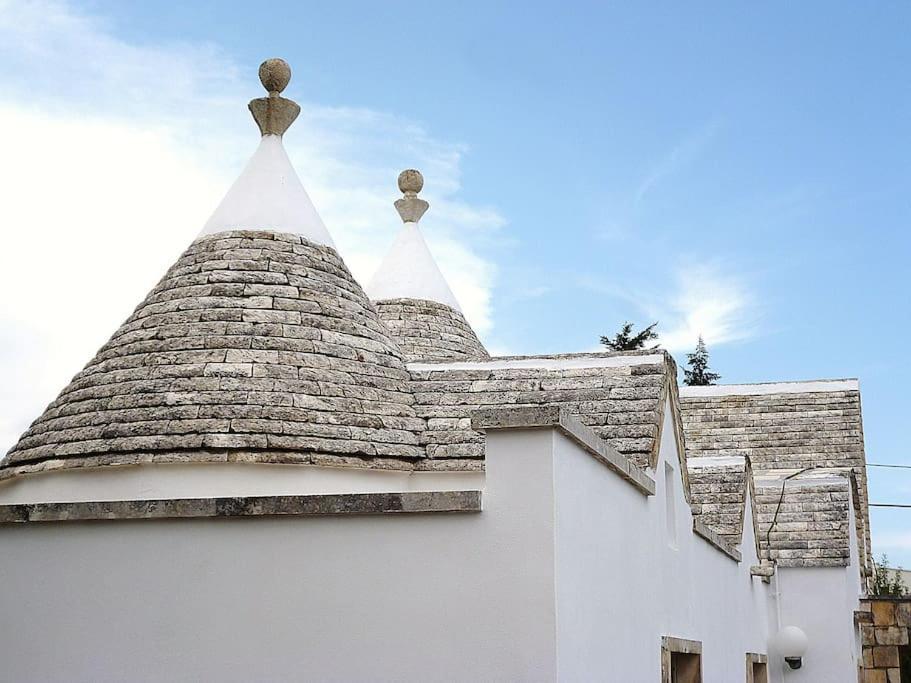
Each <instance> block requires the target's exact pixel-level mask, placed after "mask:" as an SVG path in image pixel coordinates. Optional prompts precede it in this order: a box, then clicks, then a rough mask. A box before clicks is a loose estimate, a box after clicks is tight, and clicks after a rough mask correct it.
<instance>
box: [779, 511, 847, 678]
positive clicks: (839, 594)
mask: <svg viewBox="0 0 911 683" xmlns="http://www.w3.org/2000/svg"><path fill="white" fill-rule="evenodd" d="M854 522H855V518H854V509H853V502H852V508H851V514H850V527H849V528H850V529H851V530H852V531H851V533H850V538H851V555H850V557H851V560H850V562H851V563H850V565H849V566H848V567H806V568H797V567H794V568H787V567H782V568H779V570H778V575H777V577H776V580H777V581H778V586H779V590H780V592H781V623H782V625H784V626H790V625H793V626H797V627H799V628H800V629H802V630H803V631H804V633H806V634H807V639H808V641H809V646H808V648H807V654H806V655H805V656H804V658H803V667H802V668H800V669H797V670H791V669H789V668H788V667H787V665H784V664H782V659H781V657H780V656H779V653H777V652H775V651H774V642H773V648H772V649H773V654H774V655H775V660H776V666H777V667H778V669H779V671H778V672H777V673H779V674H780V676H781V679H782V680H783V681H785V682H786V683H816V682H817V681H831V683H856V681H857V666H858V661H859V659H860V656H861V655H860V641H859V636H858V629H857V628H856V627H855V625H854V610H856V609H857V608H858V607H859V602H860V601H859V596H860V592H861V581H860V569H859V567H860V562H859V559H858V550H857V536H856V535H855V534H854V533H853V529H854Z"/></svg>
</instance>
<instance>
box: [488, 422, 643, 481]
mask: <svg viewBox="0 0 911 683" xmlns="http://www.w3.org/2000/svg"><path fill="white" fill-rule="evenodd" d="M471 428H472V429H474V430H475V431H479V432H486V431H490V430H494V429H547V428H553V429H556V430H558V431H559V432H560V433H562V434H563V435H564V436H566V437H568V438H570V439H572V440H573V441H575V442H576V443H577V444H578V445H579V446H581V447H582V448H584V449H585V450H586V451H587V452H588V453H589V454H590V455H592V456H593V457H594V458H595V460H597V461H598V462H600V463H601V464H603V465H605V466H606V467H608V468H609V469H611V470H613V471H614V472H615V473H617V474H619V475H620V477H621V478H622V479H624V480H626V481H627V482H629V483H630V484H632V485H633V486H634V487H636V489H638V490H639V492H640V493H643V494H645V495H647V496H653V495H655V481H654V480H653V479H652V478H651V477H650V476H648V475H647V474H646V473H645V472H643V471H642V470H641V469H639V468H638V467H637V466H636V465H634V464H633V463H632V462H630V461H629V460H627V459H626V458H625V457H623V456H622V455H620V453H619V452H618V451H617V450H615V449H614V448H613V447H612V446H611V445H610V444H609V443H607V442H606V441H604V440H603V439H602V438H600V437H599V436H598V435H597V434H595V433H594V432H593V431H592V430H591V429H589V428H588V427H586V426H585V425H583V424H582V423H581V422H580V421H579V420H578V419H577V418H576V417H574V416H573V415H570V414H569V413H567V412H566V411H565V410H563V409H561V408H560V407H559V406H542V407H531V408H487V409H483V410H476V411H473V412H472V413H471Z"/></svg>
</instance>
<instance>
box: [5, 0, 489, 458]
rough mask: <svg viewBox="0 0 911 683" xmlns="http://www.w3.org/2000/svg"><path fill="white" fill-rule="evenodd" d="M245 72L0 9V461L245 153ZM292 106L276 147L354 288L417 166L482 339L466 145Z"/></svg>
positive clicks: (97, 25)
mask: <svg viewBox="0 0 911 683" xmlns="http://www.w3.org/2000/svg"><path fill="white" fill-rule="evenodd" d="M255 66H256V65H251V66H250V67H249V68H244V69H243V70H242V71H243V76H242V77H241V76H239V74H240V73H241V69H239V68H238V66H237V65H236V64H234V63H233V62H232V61H231V60H230V59H228V58H227V57H226V56H224V55H223V54H222V53H221V52H220V51H219V50H218V49H217V48H215V47H213V46H209V45H170V46H138V45H132V44H129V43H127V42H124V41H122V40H120V39H118V38H117V37H116V36H115V35H113V34H112V33H111V32H110V31H109V30H108V28H107V27H106V26H105V24H104V23H103V21H101V20H100V19H98V18H93V17H90V16H87V15H84V14H80V13H79V12H76V11H75V10H73V9H72V8H71V7H70V6H68V5H66V4H63V3H54V2H31V3H18V2H10V1H8V0H0V67H2V68H0V153H2V163H0V187H2V188H3V200H2V202H0V225H2V233H3V248H2V249H0V288H2V291H3V293H4V294H3V296H2V297H0V372H2V376H3V377H4V379H5V382H4V385H3V387H2V388H0V451H2V450H3V449H5V447H8V446H9V445H11V444H12V442H13V441H14V440H15V439H16V438H17V437H18V435H19V433H21V431H22V430H23V429H24V428H25V427H26V426H27V423H28V421H29V420H31V419H33V418H34V417H37V416H38V414H39V413H40V412H41V409H42V408H43V406H44V405H45V404H46V403H47V402H48V401H50V400H51V399H53V397H54V396H55V395H56V393H57V392H58V391H59V390H60V389H61V388H62V387H63V386H64V384H65V383H66V381H67V380H68V378H69V377H71V376H72V375H73V374H75V373H76V372H77V371H78V370H79V369H80V368H81V367H82V366H83V365H84V364H85V362H87V361H88V360H89V359H90V358H91V356H92V355H93V354H94V352H95V351H96V350H97V348H98V347H99V346H100V345H101V344H102V343H104V341H105V340H106V338H107V336H108V335H109V334H111V333H112V332H113V331H114V330H115V329H116V327H117V326H118V325H119V324H120V322H122V321H123V319H125V318H126V317H127V315H129V313H130V311H131V310H132V308H133V307H134V306H135V305H136V304H137V303H138V302H139V301H140V300H141V299H142V297H143V296H144V295H145V294H146V293H147V291H148V290H149V289H151V287H152V286H153V285H154V283H155V282H156V281H157V279H158V278H159V277H161V275H162V274H163V273H164V271H165V269H166V268H167V267H168V266H169V265H170V264H171V263H172V262H173V261H174V260H175V259H176V257H177V256H178V255H179V254H180V252H181V251H182V250H183V249H184V248H186V246H187V245H188V244H189V243H190V241H191V240H192V239H193V238H194V237H195V235H196V234H197V233H198V231H199V230H200V229H201V227H202V225H203V223H204V222H205V219H206V218H207V217H208V215H209V213H210V212H211V211H212V210H213V209H214V208H215V206H216V204H217V203H218V201H219V199H220V198H221V196H222V195H223V193H224V192H225V191H226V189H227V187H228V185H229V184H230V182H231V181H232V180H233V178H234V176H235V175H236V174H237V173H238V172H239V170H240V168H241V167H242V165H243V163H244V162H245V161H246V158H247V156H248V155H249V154H251V153H252V151H253V150H254V148H255V146H256V142H257V140H256V128H255V126H254V124H253V122H252V120H251V119H250V118H249V114H248V113H247V112H246V107H245V104H246V100H248V99H249V98H251V97H256V96H259V89H260V86H259V84H258V82H257V81H256V76H255ZM302 90H303V88H302ZM288 95H289V96H290V97H295V83H294V82H293V81H292V85H291V87H290V88H289V91H288ZM301 105H302V107H303V111H302V114H301V117H300V119H299V121H298V122H297V123H296V124H295V126H294V127H293V128H292V129H291V131H290V132H289V134H288V137H287V141H286V142H287V145H288V151H289V154H290V156H291V158H292V160H293V161H294V162H295V166H296V168H297V170H298V172H299V174H300V176H301V179H302V180H303V182H304V184H305V186H307V188H308V191H309V192H310V195H311V196H312V197H313V199H314V203H315V204H316V205H317V207H319V209H320V212H321V214H322V216H323V218H324V220H325V222H326V224H327V225H328V226H329V228H330V230H331V231H332V233H333V236H334V238H335V240H336V243H337V244H338V245H339V250H340V252H341V253H342V255H343V257H344V258H345V260H346V261H347V263H348V265H349V267H351V269H352V272H353V273H354V275H355V276H356V277H357V278H358V279H359V280H361V281H362V282H363V281H366V280H367V278H368V277H369V275H370V274H371V272H372V268H373V267H375V265H376V264H377V263H378V260H379V258H380V257H381V256H382V253H383V252H384V251H385V249H386V248H387V247H388V246H389V244H391V242H392V239H393V236H394V233H395V231H396V230H397V229H398V227H399V225H400V223H399V219H398V216H397V214H396V213H395V210H394V209H393V208H392V201H393V200H394V199H395V198H396V194H397V190H396V185H395V181H396V176H397V173H398V171H399V170H401V168H404V167H406V166H415V167H418V168H421V169H422V171H423V172H424V175H425V178H426V192H425V194H426V195H427V198H428V200H429V201H430V202H431V204H432V208H431V211H430V213H429V214H428V216H427V218H426V219H425V221H424V225H425V230H426V233H427V238H428V242H429V243H430V245H431V248H432V249H434V251H435V253H437V254H438V255H439V261H440V267H441V269H442V270H443V272H444V274H445V275H446V276H447V278H448V279H449V281H450V284H451V286H452V288H453V290H454V292H455V293H456V296H458V297H459V299H460V301H461V303H462V306H463V309H464V310H465V312H466V315H467V316H468V318H469V319H470V320H471V321H472V323H473V324H475V325H476V327H477V329H478V331H479V332H480V333H484V332H487V331H488V330H489V329H490V328H491V325H492V323H491V309H490V292H491V288H492V286H493V280H494V277H495V274H496V273H495V268H494V266H493V265H492V264H491V263H490V262H488V261H487V260H485V259H484V258H483V257H482V256H481V255H479V254H478V253H477V252H476V251H474V250H473V249H472V248H471V247H470V246H469V245H468V244H466V243H465V242H464V241H463V240H464V238H463V235H464V234H465V233H466V232H468V233H469V234H471V235H472V241H473V242H474V243H476V244H481V243H484V241H485V240H486V239H487V238H488V237H487V236H488V235H489V233H490V231H491V230H492V229H495V228H497V227H499V226H500V225H502V223H503V220H502V218H501V217H500V216H499V215H498V214H497V213H496V212H495V211H493V210H491V209H486V208H478V207H473V206H469V205H467V204H465V203H464V202H461V201H459V199H458V196H457V194H458V191H459V169H460V162H461V157H462V155H463V154H464V151H465V150H464V149H463V148H462V146H460V145H456V144H451V143H447V142H444V141H440V140H437V139H434V138H433V137H432V136H431V135H430V134H428V133H427V132H426V131H425V130H424V129H423V128H422V127H421V126H419V125H417V124H415V123H413V122H410V121H405V120H401V119H399V118H397V117H394V116H390V115H388V114H383V113H377V112H373V111H369V110H364V109H345V108H338V107H326V106H321V105H316V104H312V103H307V102H306V101H301Z"/></svg>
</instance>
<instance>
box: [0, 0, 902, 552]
mask: <svg viewBox="0 0 911 683" xmlns="http://www.w3.org/2000/svg"><path fill="white" fill-rule="evenodd" d="M909 29H911V5H908V4H907V3H885V2H883V3H877V4H875V5H872V4H869V3H864V4H860V3H857V4H848V3H822V2H819V3H812V2H806V3H799V4H795V3H763V4H761V5H757V4H746V3H704V4H700V3H686V4H685V5H684V4H682V3H678V4H676V5H671V4H657V3H656V4H647V3H625V4H623V5H619V4H617V5H614V4H608V3H591V4H587V3H559V4H558V3H553V4H548V5H542V4H536V3H531V2H528V3H522V4H521V5H520V4H518V3H494V2H483V3H473V2H461V3H436V4H434V3H414V2H409V3H396V2H385V3H372V2H362V3H349V2H332V3H325V2H321V3H303V2H295V3H280V2H279V3H275V9H270V10H269V11H268V12H263V11H262V10H261V8H260V6H258V5H256V4H254V3H249V2H244V3H241V2H236V3H229V2H217V3H216V2H195V3H174V4H173V5H172V6H166V4H165V3H157V2H155V3H153V2H144V3H139V2H124V1H123V0H118V1H117V2H105V1H99V0H96V1H94V2H85V3H77V2H73V3H46V2H41V3H20V2H9V1H8V0H0V131H2V132H0V135H2V136H4V137H3V140H4V144H5V152H6V153H7V157H8V158H9V159H14V160H16V159H18V160H19V162H17V165H16V168H17V169H19V171H17V172H16V173H13V172H12V171H10V170H9V168H10V166H11V165H10V164H6V166H7V171H6V175H5V176H3V175H2V172H0V182H2V183H4V185H5V186H6V187H8V188H10V187H11V188H12V190H11V191H10V196H11V197H12V199H11V200H10V199H9V198H8V199H7V200H5V201H6V202H7V207H6V209H0V214H2V212H3V211H6V215H5V218H4V220H6V221H9V223H8V225H7V227H5V228H4V233H6V232H7V231H11V233H15V234H14V235H13V234H11V235H10V238H9V239H10V247H11V248H10V249H7V250H6V256H0V270H2V273H3V274H2V275H0V277H2V278H3V279H4V280H6V285H5V286H6V291H7V292H9V291H11V289H10V288H11V287H15V288H18V291H32V292H33V294H32V296H30V297H25V296H23V295H22V294H16V295H14V296H11V297H8V299H7V301H5V302H3V304H2V306H3V308H2V309H0V323H2V325H3V327H2V328H0V329H3V331H4V335H3V338H0V363H5V366H4V367H8V368H9V374H8V375H7V376H12V377H13V378H16V379H19V380H20V382H26V381H27V382H28V383H29V384H30V385H34V386H33V387H32V389H30V390H29V392H28V393H27V397H26V398H23V395H22V392H21V391H18V390H16V391H14V390H12V389H4V390H3V391H4V392H6V393H5V394H4V395H2V396H0V410H3V411H4V412H5V414H6V418H4V419H5V420H6V423H5V424H0V434H2V436H3V438H4V439H5V440H6V441H11V440H12V439H13V438H15V434H16V433H17V432H18V431H19V430H20V429H21V428H22V427H24V425H25V424H27V422H28V420H29V419H31V418H32V417H34V416H35V415H36V414H37V413H38V412H39V411H40V408H41V406H42V405H44V404H45V403H47V401H49V400H50V399H51V398H53V396H54V394H55V393H56V391H58V390H59V389H60V388H61V387H62V386H63V383H64V381H63V380H64V378H65V377H68V376H70V375H72V374H73V373H74V372H75V371H76V370H78V368H79V367H80V366H81V364H83V363H84V362H85V361H86V360H87V359H88V358H89V357H90V356H91V354H92V353H93V351H94V349H95V348H97V346H98V345H99V344H100V343H102V342H103V341H104V339H105V338H106V335H107V334H109V333H110V332H111V331H112V330H113V329H114V328H115V327H116V325H117V323H118V322H119V321H120V320H122V319H123V318H124V317H125V316H126V315H127V314H128V313H129V311H130V310H131V308H132V306H133V305H135V303H136V302H137V301H138V300H139V299H140V298H141V297H142V295H143V294H144V292H145V291H147V290H148V289H149V287H150V286H151V284H152V283H153V282H154V281H155V280H156V279H157V278H158V277H159V276H160V273H161V272H162V271H163V270H164V268H165V267H167V265H169V264H170V262H171V261H172V260H173V258H174V256H175V255H176V254H177V253H179V251H180V250H181V249H182V248H183V247H184V246H185V245H186V243H187V242H188V241H189V239H192V236H193V235H195V233H196V231H197V230H198V229H199V227H200V226H201V225H202V222H204V220H205V218H206V215H207V213H208V212H209V211H211V209H212V208H213V207H214V206H215V203H216V202H217V201H218V198H219V197H220V195H221V193H223V191H224V189H225V188H226V187H227V183H228V182H230V180H231V178H232V177H233V176H234V175H235V174H236V173H237V171H238V170H239V168H240V167H241V165H242V164H243V162H244V160H245V158H246V156H247V155H248V154H249V153H250V152H251V151H252V147H253V145H254V144H255V130H254V129H253V128H252V123H250V122H249V119H248V118H247V117H248V114H247V112H246V111H245V108H244V102H245V101H246V99H249V98H250V97H254V96H258V94H259V86H258V83H257V82H256V78H255V69H256V66H257V65H258V64H259V62H260V61H262V59H264V58H265V57H269V56H282V57H284V58H285V59H287V60H288V61H289V62H290V63H291V64H292V66H293V68H294V79H293V81H292V84H291V86H290V87H289V90H288V92H287V94H288V95H289V96H291V97H293V98H295V99H296V100H298V101H299V102H300V103H301V104H302V105H303V106H304V113H303V114H302V117H301V119H300V122H299V123H297V124H296V126H295V128H294V129H292V131H291V132H290V133H289V135H288V144H289V152H290V153H291V156H292V158H293V159H294V161H295V163H296V165H297V167H298V170H299V172H300V175H301V177H302V179H303V180H304V183H305V185H307V187H308V189H310V190H311V194H312V195H313V196H314V200H315V202H316V204H317V206H318V208H319V209H320V211H321V212H322V213H323V216H324V218H325V220H326V223H327V224H328V225H329V228H330V230H332V232H333V234H334V235H335V236H336V239H337V241H338V242H339V246H340V249H341V251H342V254H343V256H345V258H346V260H348V261H349V264H351V266H352V269H353V270H354V272H355V274H356V275H358V276H359V277H360V278H361V279H362V280H363V279H364V277H366V276H367V275H369V271H370V269H371V268H372V267H374V266H375V264H376V259H377V258H378V255H379V254H380V253H382V249H384V248H385V246H387V245H388V244H389V242H391V239H392V235H393V232H394V230H395V228H396V223H397V217H396V216H395V213H394V211H393V210H392V209H391V207H390V206H389V203H390V202H391V201H392V200H393V199H394V198H395V195H396V193H395V185H394V183H395V175H396V173H397V172H398V170H400V168H403V167H406V166H412V165H413V166H417V167H420V168H421V169H422V170H423V171H424V174H425V176H426V178H427V184H426V191H425V194H426V195H427V197H428V199H429V200H430V201H431V204H432V208H431V211H430V213H429V214H428V216H427V218H426V219H425V221H424V222H423V225H424V227H425V230H426V232H427V234H428V239H429V241H430V243H431V246H432V247H433V248H434V250H435V251H436V252H437V254H438V257H439V260H440V263H441V267H442V268H443V270H444V273H446V275H447V277H448V278H449V279H450V280H451V282H452V284H453V289H454V290H455V291H456V294H457V296H459V298H460V300H462V302H463V304H464V306H465V309H466V313H467V314H468V315H469V318H470V319H471V320H472V322H473V323H474V324H475V326H476V327H477V328H478V329H479V330H480V332H481V334H482V337H483V338H484V340H485V342H486V343H487V344H488V346H489V347H490V348H491V349H492V350H494V351H496V352H500V353H541V352H555V351H580V350H586V349H591V348H594V347H596V346H597V340H598V337H599V335H600V334H603V333H610V332H613V331H614V330H615V329H616V328H617V327H618V326H619V324H620V323H622V321H623V320H625V319H629V320H632V321H636V322H637V323H649V322H653V321H656V320H657V321H659V329H660V330H662V331H663V332H664V342H665V344H666V345H667V346H668V347H669V348H671V349H672V351H674V353H675V354H676V355H677V357H678V359H679V360H681V361H682V360H683V355H682V354H683V353H684V352H685V351H686V350H687V349H688V348H689V347H690V346H691V345H692V344H693V343H694V341H695V339H694V337H695V335H696V334H698V333H700V332H701V333H703V334H704V335H705V337H706V341H707V342H708V344H709V347H710V350H711V353H712V361H713V365H714V367H715V369H716V370H717V371H719V372H720V373H721V374H722V375H723V380H722V381H724V382H750V381H768V380H791V379H812V378H822V377H858V378H859V379H860V381H861V387H862V395H863V402H864V423H865V424H864V426H865V434H866V444H867V454H868V460H869V461H870V462H887V463H906V464H909V465H911V454H909V452H908V450H907V449H906V448H905V441H906V438H905V434H906V431H907V430H906V427H905V424H904V419H905V418H903V417H902V415H903V414H904V413H905V411H906V410H907V406H908V402H907V399H906V396H905V394H906V390H905V387H906V385H907V383H908V381H909V379H911V371H909V369H908V364H907V362H906V361H905V358H904V356H905V354H904V352H902V351H901V344H903V343H904V341H905V340H907V339H908V337H909V333H911V315H909V310H911V309H909V305H908V300H909V295H911V287H909V285H908V265H907V262H908V257H909V255H911V237H909V232H908V228H907V226H908V224H909V218H911V192H909V188H911V163H909V158H911V157H909V151H911V144H909V133H911V124H909V121H911V87H909V81H908V77H907V71H908V64H911V43H909V41H908V40H907V35H908V34H909ZM32 128H34V131H35V134H34V135H28V134H27V133H28V131H30V130H32ZM10 148H12V149H13V152H9V149H10ZM16 155H18V156H16ZM23 168H24V170H22V169H23ZM35 177H40V178H43V181H42V182H41V183H38V184H37V185H39V189H38V190H36V189H35V185H36V183H34V182H31V180H32V179H34V178H35ZM26 180H28V182H26ZM112 188H113V191H112ZM48 194H51V195H52V196H53V200H51V201H48V200H47V196H48ZM10 207H11V208H10ZM17 225H20V226H23V227H19V228H17V227H15V226H17ZM131 226H132V227H131ZM152 237H154V239H151V238H152ZM48 238H51V239H53V240H56V241H57V243H58V244H60V245H61V248H60V249H58V250H56V251H58V252H63V255H60V256H58V255H48V254H47V253H46V250H44V254H43V260H42V263H43V264H44V267H45V268H53V269H54V272H56V273H58V274H60V277H61V278H68V279H67V280H66V282H67V286H65V287H60V286H59V285H57V286H54V287H51V286H50V285H48V284H47V283H46V282H40V283H37V284H35V278H34V270H33V268H34V264H29V263H25V260H23V259H21V258H18V257H15V256H13V254H14V253H23V251H24V252H29V251H30V250H35V249H43V246H42V245H43V244H44V243H45V242H46V240H47V239H48ZM124 245H128V248H130V249H135V250H136V253H137V255H140V254H141V255H142V258H141V259H139V261H140V262H139V263H136V262H125V261H126V260H125V259H124V258H123V251H122V249H123V248H124ZM12 247H16V250H15V251H14V250H13V248H12ZM84 254H88V255H85V256H83V255H84ZM23 263H25V265H23ZM23 278H25V279H24V280H23ZM38 279H41V278H38ZM23 282H27V283H29V287H31V288H32V289H31V290H30V289H29V288H24V285H23ZM112 284H113V285H115V286H112ZM87 318H88V320H87ZM49 321H54V322H49ZM49 356H50V357H52V358H53V360H52V361H48V360H47V358H48V357H49ZM36 376H40V381H34V378H35V377H36ZM20 386H21V383H20ZM870 497H871V500H872V501H878V502H895V503H906V504H907V503H911V470H877V469H871V471H870ZM872 515H873V522H874V529H873V531H874V546H875V548H876V550H877V551H878V552H883V551H885V552H888V553H889V555H890V556H891V557H892V558H894V559H896V560H899V561H901V562H903V563H904V564H905V565H906V566H911V511H909V510H900V511H892V512H889V511H884V510H874V511H873V513H872Z"/></svg>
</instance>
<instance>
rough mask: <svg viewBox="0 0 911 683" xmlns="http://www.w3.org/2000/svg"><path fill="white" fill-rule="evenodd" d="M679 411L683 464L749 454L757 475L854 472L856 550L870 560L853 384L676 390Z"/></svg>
mask: <svg viewBox="0 0 911 683" xmlns="http://www.w3.org/2000/svg"><path fill="white" fill-rule="evenodd" d="M680 410H681V415H682V419H683V428H684V432H685V435H686V453H687V458H688V461H689V462H692V461H693V460H694V459H696V458H701V457H706V456H709V457H725V456H748V457H749V458H750V462H751V464H752V467H753V471H754V473H755V474H756V475H757V476H761V475H763V474H764V473H766V472H768V471H770V470H776V469H800V468H804V467H842V468H847V469H851V470H853V472H854V474H855V476H856V477H857V489H858V496H859V504H858V506H857V507H858V515H857V516H858V524H857V526H858V533H859V534H860V536H859V540H860V542H859V544H858V545H859V547H860V548H861V555H862V556H864V557H867V556H868V553H867V549H868V548H869V547H870V537H869V518H868V512H867V485H866V465H865V455H864V437H863V423H862V419H861V407H860V388H859V386H858V383H857V380H853V379H839V380H815V381H810V382H775V383H762V384H740V385H718V386H708V387H681V389H680ZM757 506H758V507H759V512H760V513H761V514H767V511H766V510H765V509H764V508H763V507H762V503H761V502H760V501H757ZM795 550H799V548H798V549H795ZM797 554H799V553H797ZM813 558H814V555H813V553H808V554H807V555H806V559H807V560H808V561H811V560H812V559H813Z"/></svg>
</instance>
